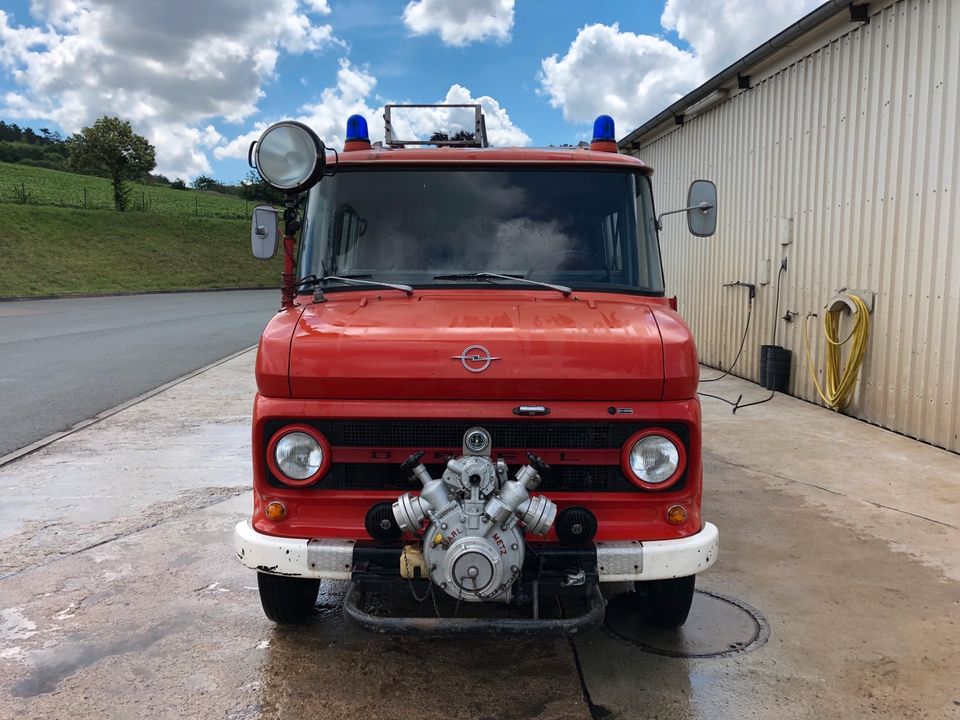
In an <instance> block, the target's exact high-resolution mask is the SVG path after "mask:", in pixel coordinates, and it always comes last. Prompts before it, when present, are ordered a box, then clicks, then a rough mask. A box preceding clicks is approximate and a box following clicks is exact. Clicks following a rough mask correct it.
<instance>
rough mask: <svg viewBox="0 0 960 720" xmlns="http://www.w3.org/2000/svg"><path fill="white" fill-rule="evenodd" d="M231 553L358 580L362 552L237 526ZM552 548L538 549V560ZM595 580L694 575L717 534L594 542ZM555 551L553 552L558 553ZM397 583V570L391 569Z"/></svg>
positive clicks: (255, 565) (711, 555)
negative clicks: (266, 533)
mask: <svg viewBox="0 0 960 720" xmlns="http://www.w3.org/2000/svg"><path fill="white" fill-rule="evenodd" d="M234 548H235V549H236V552H237V557H238V558H239V560H240V562H241V563H243V564H244V565H245V566H247V567H248V568H250V569H251V570H257V571H259V572H265V573H271V574H274V575H289V576H291V577H302V578H323V579H331V580H357V579H363V578H362V575H363V572H362V569H361V565H362V564H363V563H362V562H361V561H362V560H363V558H364V555H365V550H364V546H363V545H362V544H360V545H358V543H357V541H356V540H335V539H327V538H318V539H313V540H303V539H297V538H282V537H275V536H272V535H264V534H262V533H258V532H257V531H256V530H254V529H253V526H252V525H251V524H250V521H249V520H241V521H240V522H238V523H237V525H236V528H235V529H234ZM551 548H552V545H551V544H544V545H543V546H541V550H540V552H541V554H543V553H549V552H551ZM593 548H594V549H595V552H596V575H597V580H598V581H599V582H624V581H632V580H636V581H641V582H642V581H646V580H664V579H668V578H676V577H686V576H688V575H695V574H697V573H699V572H702V571H704V570H706V569H707V568H708V567H710V566H711V565H713V563H714V562H715V561H716V559H717V552H718V549H719V533H718V531H717V528H716V526H715V525H713V524H712V523H704V526H703V529H702V530H701V531H700V532H698V533H697V534H696V535H691V536H690V537H686V538H680V539H677V540H650V541H639V540H634V541H629V542H597V543H595V544H594V546H593ZM558 549H559V547H558ZM395 567H396V576H397V578H399V577H400V564H399V562H397V564H396V566H395Z"/></svg>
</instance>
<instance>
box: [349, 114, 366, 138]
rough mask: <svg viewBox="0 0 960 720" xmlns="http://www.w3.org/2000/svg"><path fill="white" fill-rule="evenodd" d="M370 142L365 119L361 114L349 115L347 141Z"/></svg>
mask: <svg viewBox="0 0 960 720" xmlns="http://www.w3.org/2000/svg"><path fill="white" fill-rule="evenodd" d="M353 141H361V142H363V141H366V142H370V131H369V130H367V119H366V118H365V117H364V116H363V115H351V116H350V117H348V118H347V142H353Z"/></svg>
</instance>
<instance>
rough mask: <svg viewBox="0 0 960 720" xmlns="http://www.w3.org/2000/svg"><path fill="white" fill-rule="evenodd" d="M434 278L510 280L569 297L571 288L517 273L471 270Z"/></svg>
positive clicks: (434, 277)
mask: <svg viewBox="0 0 960 720" xmlns="http://www.w3.org/2000/svg"><path fill="white" fill-rule="evenodd" d="M433 279H434V280H509V281H510V282H519V283H526V284H527V285H539V286H540V287H545V288H550V289H551V290H556V291H557V292H561V293H563V296H564V297H569V296H570V293H572V292H573V290H572V289H570V288H568V287H567V286H566V285H552V284H550V283H545V282H540V281H539V280H528V279H527V278H525V277H520V276H517V275H500V274H499V273H492V272H473V273H454V274H452V275H434V276H433Z"/></svg>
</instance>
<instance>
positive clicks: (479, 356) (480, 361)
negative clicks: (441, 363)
mask: <svg viewBox="0 0 960 720" xmlns="http://www.w3.org/2000/svg"><path fill="white" fill-rule="evenodd" d="M450 359H451V360H459V361H460V364H461V365H463V367H464V369H466V370H468V371H469V372H472V373H480V372H483V371H484V370H486V369H487V368H488V367H490V363H492V362H493V361H494V360H500V358H498V357H494V356H493V355H491V354H490V351H489V350H487V349H486V348H485V347H484V346H483V345H471V346H470V347H468V348H464V351H463V352H462V353H460V354H459V355H451V356H450Z"/></svg>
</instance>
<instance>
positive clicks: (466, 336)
mask: <svg viewBox="0 0 960 720" xmlns="http://www.w3.org/2000/svg"><path fill="white" fill-rule="evenodd" d="M327 298H328V299H327V302H324V303H317V304H308V305H307V306H306V307H305V308H304V311H303V313H302V315H301V316H300V318H299V320H298V321H297V322H296V326H295V328H293V338H292V342H291V345H290V365H289V373H290V374H289V382H290V385H289V387H290V392H291V394H292V396H293V397H296V398H327V399H365V398H376V399H420V400H458V399H460V400H495V399H508V400H516V401H518V402H530V403H535V402H540V401H546V400H561V399H563V400H600V401H608V402H612V401H623V400H660V399H661V398H662V397H663V390H664V356H663V342H662V341H661V337H660V331H659V329H658V326H657V321H656V320H655V318H654V314H653V310H652V308H651V306H650V305H648V304H647V303H645V302H643V299H642V298H637V297H634V296H616V297H615V298H614V297H612V296H610V295H595V296H583V297H580V298H579V299H578V298H576V296H574V297H572V298H564V297H561V296H560V295H558V294H556V293H553V292H545V293H540V292H535V293H533V294H531V293H529V292H524V293H520V292H513V291H509V290H487V291H482V290H477V291H464V290H457V291H442V290H439V291H432V292H423V291H418V292H417V293H415V294H414V295H413V296H411V297H406V296H404V295H401V294H397V293H394V292H393V291H386V292H382V293H378V292H358V293H355V292H348V293H346V292H338V293H329V294H328V295H327ZM661 310H663V308H661V307H657V308H656V311H657V313H658V315H659V313H660V312H661ZM292 319H293V318H290V320H292ZM265 337H266V336H265ZM472 346H480V347H475V348H473V349H471V350H470V351H469V352H467V349H468V348H471V347H472ZM263 350H264V348H263V347H261V355H263ZM465 352H467V355H468V358H469V356H474V355H477V356H480V357H481V358H482V357H483V356H484V355H485V353H486V354H489V355H490V356H492V358H495V359H491V360H490V361H489V364H488V366H487V367H486V368H485V369H484V370H482V371H481V372H470V371H469V370H467V369H466V367H464V362H463V361H461V360H460V359H458V356H461V355H464V353H465ZM263 360H266V359H265V358H264V359H262V361H261V364H263ZM484 364H485V361H484V360H479V361H477V360H470V359H468V360H467V361H466V365H468V366H470V367H473V368H475V369H476V368H479V367H481V366H483V365H484ZM695 368H696V365H695V361H694V369H693V372H694V373H695V372H696V369H695ZM261 390H263V388H261Z"/></svg>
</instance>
